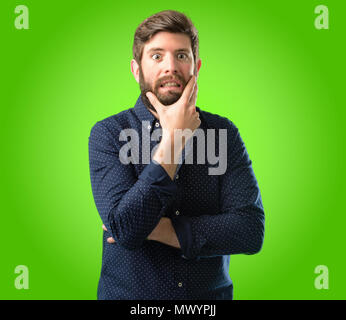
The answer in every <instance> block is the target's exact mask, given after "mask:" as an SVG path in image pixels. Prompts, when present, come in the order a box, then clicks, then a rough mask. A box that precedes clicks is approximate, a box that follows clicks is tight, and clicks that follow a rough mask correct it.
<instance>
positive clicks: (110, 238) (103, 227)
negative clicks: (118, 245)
mask: <svg viewBox="0 0 346 320" xmlns="http://www.w3.org/2000/svg"><path fill="white" fill-rule="evenodd" d="M102 229H103V230H104V231H108V230H107V228H106V226H105V225H104V224H103V225H102ZM107 242H108V243H115V240H114V238H112V237H109V238H107Z"/></svg>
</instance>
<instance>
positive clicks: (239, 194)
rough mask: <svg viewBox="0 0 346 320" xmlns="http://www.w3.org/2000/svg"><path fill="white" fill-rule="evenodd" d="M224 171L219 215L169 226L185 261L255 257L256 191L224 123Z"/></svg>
mask: <svg viewBox="0 0 346 320" xmlns="http://www.w3.org/2000/svg"><path fill="white" fill-rule="evenodd" d="M227 129H228V134H227V140H228V143H227V148H228V150H227V153H228V157H227V170H226V172H225V174H224V175H223V176H222V177H221V196H220V199H221V200H220V201H221V212H220V213H219V214H216V215H202V216H193V217H190V216H179V217H174V218H173V219H172V223H173V226H174V229H175V232H176V234H177V237H178V239H179V242H180V245H181V248H182V252H183V256H184V257H185V258H186V257H187V258H190V259H193V258H199V257H211V256H218V255H230V254H240V253H245V254H255V253H257V252H259V251H260V250H261V247H262V244H263V238H264V210H263V206H262V200H261V194H260V190H259V187H258V184H257V181H256V178H255V175H254V172H253V170H252V166H251V160H250V159H249V156H248V153H247V151H246V148H245V145H244V142H243V141H242V139H241V137H240V135H239V131H238V129H237V128H236V127H235V126H234V125H232V124H231V123H230V122H228V128H227Z"/></svg>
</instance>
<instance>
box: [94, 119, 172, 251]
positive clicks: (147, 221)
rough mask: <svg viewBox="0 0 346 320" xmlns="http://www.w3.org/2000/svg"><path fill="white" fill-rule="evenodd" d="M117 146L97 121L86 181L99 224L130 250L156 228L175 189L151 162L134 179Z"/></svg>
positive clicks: (129, 166) (134, 175) (159, 168)
mask: <svg viewBox="0 0 346 320" xmlns="http://www.w3.org/2000/svg"><path fill="white" fill-rule="evenodd" d="M117 143H119V142H118V141H116V137H114V136H113V135H112V134H111V132H110V131H109V130H108V128H107V127H106V126H105V125H103V124H102V123H101V122H98V123H96V124H95V126H94V127H93V128H92V129H91V133H90V137H89V165H90V179H91V186H92V192H93V196H94V200H95V204H96V207H97V210H98V212H99V214H100V217H101V220H102V222H103V224H104V225H105V226H106V228H107V229H108V231H111V233H112V237H113V238H114V239H115V240H116V242H117V243H119V244H120V245H122V246H123V247H125V248H127V249H130V250H131V249H136V248H139V247H140V246H141V245H142V243H143V241H144V240H145V239H146V238H147V237H148V235H149V234H150V233H151V232H152V230H153V229H154V228H155V227H156V225H157V224H158V222H159V220H160V219H161V217H162V216H163V215H164V212H165V210H166V208H167V206H169V204H170V203H171V201H173V198H174V195H175V193H176V191H177V186H176V183H175V182H174V181H173V180H171V178H170V177H169V175H168V174H167V173H166V171H165V170H164V168H163V167H162V166H161V165H159V164H158V163H155V162H153V161H151V162H150V163H149V164H148V165H147V166H146V167H145V168H144V170H143V171H142V173H141V174H140V175H139V177H137V175H136V172H135V168H134V166H133V164H131V163H130V164H123V163H122V162H121V161H120V158H119V150H118V149H119V148H117V147H116V146H117Z"/></svg>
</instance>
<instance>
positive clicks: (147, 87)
mask: <svg viewBox="0 0 346 320" xmlns="http://www.w3.org/2000/svg"><path fill="white" fill-rule="evenodd" d="M194 73H195V72H194ZM173 79H176V80H179V81H180V83H181V84H182V87H183V88H182V89H183V90H182V92H176V91H171V90H169V91H168V92H167V93H165V94H162V93H160V92H159V89H160V86H161V84H162V83H163V82H164V81H167V80H173ZM187 82H188V81H185V79H184V78H183V77H182V76H180V75H174V76H165V77H162V78H160V79H159V80H157V81H156V83H153V84H151V83H149V82H147V81H145V79H144V75H143V72H142V67H141V66H139V87H140V90H141V95H142V101H143V103H144V105H145V106H146V107H147V108H149V109H151V110H153V111H155V112H156V109H155V108H154V107H153V105H152V104H151V103H150V101H149V99H148V98H147V96H146V93H147V92H148V91H150V92H152V93H154V94H155V96H156V97H157V99H158V100H159V101H160V102H161V103H162V104H163V105H164V106H169V105H171V104H173V103H175V102H177V101H178V100H179V98H180V97H181V95H182V94H183V91H184V89H185V86H186V84H187Z"/></svg>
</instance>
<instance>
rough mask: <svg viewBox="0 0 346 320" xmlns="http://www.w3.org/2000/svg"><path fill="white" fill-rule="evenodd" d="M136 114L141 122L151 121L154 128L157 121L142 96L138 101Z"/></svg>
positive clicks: (135, 109) (135, 108)
mask: <svg viewBox="0 0 346 320" xmlns="http://www.w3.org/2000/svg"><path fill="white" fill-rule="evenodd" d="M134 112H135V114H136V116H137V117H138V119H139V120H140V121H149V122H150V125H151V126H153V124H154V122H155V121H156V120H157V119H156V118H155V116H154V115H153V114H152V113H151V112H150V111H149V110H148V108H147V107H146V105H145V104H144V103H143V100H142V95H140V96H139V97H138V99H137V102H136V104H135V107H134Z"/></svg>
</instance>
